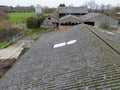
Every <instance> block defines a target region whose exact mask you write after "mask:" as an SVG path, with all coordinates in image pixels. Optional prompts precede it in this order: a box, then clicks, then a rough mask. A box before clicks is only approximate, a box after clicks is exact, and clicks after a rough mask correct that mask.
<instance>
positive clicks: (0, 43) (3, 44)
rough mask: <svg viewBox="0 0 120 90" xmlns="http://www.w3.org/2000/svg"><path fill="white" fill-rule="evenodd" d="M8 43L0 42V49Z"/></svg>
mask: <svg viewBox="0 0 120 90" xmlns="http://www.w3.org/2000/svg"><path fill="white" fill-rule="evenodd" d="M7 43H8V42H0V48H2V47H3V46H5V45H6V44H7Z"/></svg>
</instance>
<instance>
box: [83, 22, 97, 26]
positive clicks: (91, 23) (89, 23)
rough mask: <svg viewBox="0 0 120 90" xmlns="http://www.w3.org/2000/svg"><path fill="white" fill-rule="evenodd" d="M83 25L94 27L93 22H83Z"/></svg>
mask: <svg viewBox="0 0 120 90" xmlns="http://www.w3.org/2000/svg"><path fill="white" fill-rule="evenodd" d="M84 24H87V25H91V26H94V25H95V23H94V22H85V23H84Z"/></svg>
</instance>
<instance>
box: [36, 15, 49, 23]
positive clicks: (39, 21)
mask: <svg viewBox="0 0 120 90" xmlns="http://www.w3.org/2000/svg"><path fill="white" fill-rule="evenodd" d="M46 17H47V16H46V15H43V16H41V17H40V18H39V19H38V24H39V25H41V24H42V22H43V21H44V20H45V18H46Z"/></svg>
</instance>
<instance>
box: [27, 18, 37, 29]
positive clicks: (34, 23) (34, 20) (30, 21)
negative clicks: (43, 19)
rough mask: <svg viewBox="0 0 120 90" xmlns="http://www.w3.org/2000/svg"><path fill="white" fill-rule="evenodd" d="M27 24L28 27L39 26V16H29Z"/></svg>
mask: <svg viewBox="0 0 120 90" xmlns="http://www.w3.org/2000/svg"><path fill="white" fill-rule="evenodd" d="M26 26H27V28H29V29H35V28H38V27H39V25H38V19H37V18H34V17H29V18H28V19H27V20H26Z"/></svg>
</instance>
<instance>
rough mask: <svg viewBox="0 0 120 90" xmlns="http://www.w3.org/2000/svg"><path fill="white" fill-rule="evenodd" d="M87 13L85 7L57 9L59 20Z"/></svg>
mask: <svg viewBox="0 0 120 90" xmlns="http://www.w3.org/2000/svg"><path fill="white" fill-rule="evenodd" d="M87 13H88V8H86V7H59V18H61V17H64V16H66V15H74V16H77V17H79V16H82V15H85V14H87Z"/></svg>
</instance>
